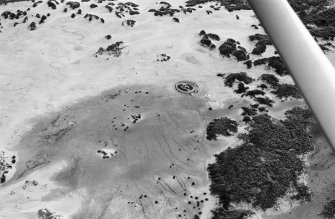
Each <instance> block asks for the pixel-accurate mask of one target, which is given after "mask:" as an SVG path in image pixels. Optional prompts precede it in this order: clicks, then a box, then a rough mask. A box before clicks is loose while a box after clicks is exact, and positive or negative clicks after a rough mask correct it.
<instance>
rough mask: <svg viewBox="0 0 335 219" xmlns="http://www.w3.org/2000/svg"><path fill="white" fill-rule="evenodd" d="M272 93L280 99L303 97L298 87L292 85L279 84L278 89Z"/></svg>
mask: <svg viewBox="0 0 335 219" xmlns="http://www.w3.org/2000/svg"><path fill="white" fill-rule="evenodd" d="M271 93H273V94H275V95H276V96H277V97H278V98H280V99H283V98H285V99H286V98H289V97H291V98H296V99H299V98H302V95H301V93H300V91H299V89H298V88H297V86H296V85H292V84H279V85H277V87H276V90H274V91H272V92H271Z"/></svg>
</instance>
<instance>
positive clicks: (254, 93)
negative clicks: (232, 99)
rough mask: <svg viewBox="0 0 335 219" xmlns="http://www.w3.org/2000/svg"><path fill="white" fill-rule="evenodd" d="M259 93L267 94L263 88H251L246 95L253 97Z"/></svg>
mask: <svg viewBox="0 0 335 219" xmlns="http://www.w3.org/2000/svg"><path fill="white" fill-rule="evenodd" d="M257 95H265V92H264V91H262V90H257V89H255V90H249V91H248V92H246V93H245V96H246V97H248V96H249V97H252V98H255V97H256V96H257Z"/></svg>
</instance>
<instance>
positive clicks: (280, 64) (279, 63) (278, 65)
mask: <svg viewBox="0 0 335 219" xmlns="http://www.w3.org/2000/svg"><path fill="white" fill-rule="evenodd" d="M254 65H267V67H271V68H274V70H275V72H276V73H277V74H278V75H280V76H284V75H289V74H290V73H289V70H288V68H287V66H286V64H285V63H284V61H283V60H282V58H281V57H280V56H271V57H269V58H262V59H257V60H255V61H254Z"/></svg>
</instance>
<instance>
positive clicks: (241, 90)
mask: <svg viewBox="0 0 335 219" xmlns="http://www.w3.org/2000/svg"><path fill="white" fill-rule="evenodd" d="M248 89H249V87H246V86H245V85H244V84H243V83H242V82H240V83H239V84H238V86H237V90H234V91H235V93H237V94H242V93H245V92H246V91H247V90H248Z"/></svg>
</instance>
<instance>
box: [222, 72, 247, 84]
mask: <svg viewBox="0 0 335 219" xmlns="http://www.w3.org/2000/svg"><path fill="white" fill-rule="evenodd" d="M236 81H239V82H243V83H245V84H250V83H251V82H252V78H251V77H249V76H248V75H247V73H246V72H239V73H231V74H229V75H227V76H226V78H225V82H224V84H225V85H226V86H228V87H232V86H233V84H234V83H235V82H236Z"/></svg>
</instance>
